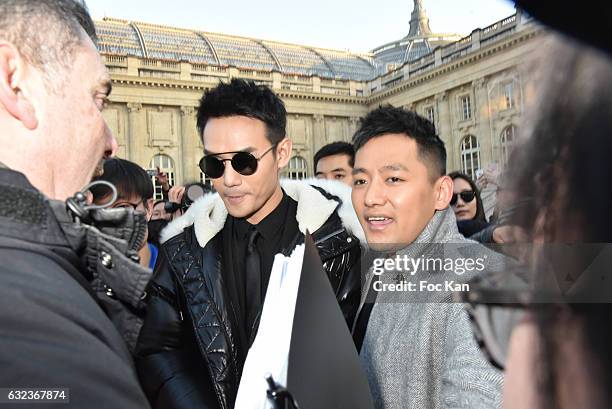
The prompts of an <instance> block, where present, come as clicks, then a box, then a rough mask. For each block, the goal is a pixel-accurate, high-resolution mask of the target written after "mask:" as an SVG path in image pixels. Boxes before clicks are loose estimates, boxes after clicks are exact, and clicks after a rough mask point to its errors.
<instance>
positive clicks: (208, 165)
mask: <svg viewBox="0 0 612 409" xmlns="http://www.w3.org/2000/svg"><path fill="white" fill-rule="evenodd" d="M276 145H277V144H276V143H275V144H274V145H272V146H271V147H270V148H269V149H268V150H267V151H265V152H264V153H262V154H261V156H260V157H259V158H256V157H255V156H254V155H253V154H252V153H249V152H223V153H215V154H213V155H206V156H204V157H203V158H202V159H200V163H199V166H200V169H201V170H202V172H204V173H205V174H206V176H208V177H209V178H211V179H217V178H220V177H221V176H223V173H224V172H225V162H226V161H230V163H231V164H232V168H234V170H235V171H236V172H238V173H240V174H241V175H243V176H250V175H252V174H254V173H255V172H256V171H257V166H258V164H259V161H260V160H261V158H263V157H264V156H265V155H266V154H267V153H268V152H270V151H271V150H272V149H274V148H275V147H276ZM228 153H235V155H234V156H232V158H231V159H220V158H218V155H224V154H228Z"/></svg>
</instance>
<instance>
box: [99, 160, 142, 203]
mask: <svg viewBox="0 0 612 409" xmlns="http://www.w3.org/2000/svg"><path fill="white" fill-rule="evenodd" d="M96 180H104V181H106V182H110V183H112V184H113V185H115V187H116V188H117V193H118V197H117V199H129V198H130V197H133V196H136V197H139V198H141V199H142V200H148V199H151V198H153V181H152V180H151V178H150V177H149V175H148V174H147V172H146V171H145V170H144V169H143V168H141V167H140V166H138V165H137V164H135V163H134V162H130V161H129V160H125V159H119V158H111V159H107V160H105V161H104V173H103V174H102V175H101V176H96V177H95V178H93V181H96ZM91 193H92V194H93V196H94V201H97V200H100V199H102V198H103V197H105V196H107V195H108V194H109V193H110V191H109V189H108V187H106V186H102V185H99V186H94V187H92V188H91Z"/></svg>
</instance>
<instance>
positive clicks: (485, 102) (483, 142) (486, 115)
mask: <svg viewBox="0 0 612 409" xmlns="http://www.w3.org/2000/svg"><path fill="white" fill-rule="evenodd" d="M472 86H473V87H474V99H475V102H474V118H475V119H476V124H475V125H476V135H477V136H478V141H479V143H480V169H484V168H486V167H487V165H488V164H489V163H491V161H492V160H494V155H493V147H494V145H495V144H494V141H493V135H492V129H491V118H490V115H491V107H490V106H489V96H488V93H487V82H486V80H485V79H484V78H479V79H478V80H476V81H474V82H472Z"/></svg>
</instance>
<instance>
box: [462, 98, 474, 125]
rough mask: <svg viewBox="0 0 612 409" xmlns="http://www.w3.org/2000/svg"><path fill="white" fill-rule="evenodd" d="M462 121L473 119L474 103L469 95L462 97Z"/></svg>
mask: <svg viewBox="0 0 612 409" xmlns="http://www.w3.org/2000/svg"><path fill="white" fill-rule="evenodd" d="M461 114H462V116H461V119H463V120H464V121H465V120H467V119H470V118H471V117H472V101H471V100H470V96H469V95H464V96H462V97H461Z"/></svg>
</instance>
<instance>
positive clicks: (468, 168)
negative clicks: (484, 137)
mask: <svg viewBox="0 0 612 409" xmlns="http://www.w3.org/2000/svg"><path fill="white" fill-rule="evenodd" d="M478 169H480V145H479V144H478V139H477V138H476V137H475V136H474V135H468V136H466V137H465V138H463V140H462V141H461V170H462V171H463V173H465V174H466V175H468V176H469V177H471V178H472V179H473V180H476V171H477V170H478Z"/></svg>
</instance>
